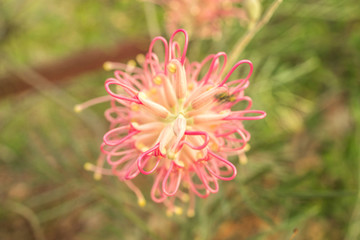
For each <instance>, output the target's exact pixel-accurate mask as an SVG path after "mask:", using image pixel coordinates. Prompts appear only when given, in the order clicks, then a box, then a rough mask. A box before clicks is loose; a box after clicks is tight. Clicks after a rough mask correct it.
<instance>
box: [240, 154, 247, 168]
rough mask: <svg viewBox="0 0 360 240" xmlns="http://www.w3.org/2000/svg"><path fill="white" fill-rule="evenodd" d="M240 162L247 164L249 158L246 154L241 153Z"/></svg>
mask: <svg viewBox="0 0 360 240" xmlns="http://www.w3.org/2000/svg"><path fill="white" fill-rule="evenodd" d="M239 162H240V164H241V165H246V164H247V163H248V158H247V157H246V155H245V154H241V155H240V157H239Z"/></svg>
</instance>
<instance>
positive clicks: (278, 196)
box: [0, 0, 360, 240]
mask: <svg viewBox="0 0 360 240" xmlns="http://www.w3.org/2000/svg"><path fill="white" fill-rule="evenodd" d="M280 2H281V1H274V2H273V1H270V0H263V1H255V0H252V1H247V0H243V1H241V0H239V1H220V2H219V1H216V0H212V1H206V0H199V1H186V0H169V1H165V0H164V1H162V0H158V1H157V0H153V1H131V0H124V1H121V0H100V1H94V0H81V1H80V0H74V1H55V0H36V1H31V0H0V239H4V240H7V239H16V240H17V239H35V240H44V239H48V240H52V239H54V240H55V239H56V240H59V239H60V240H61V239H87V240H91V239H94V240H95V239H110V240H111V239H129V240H130V239H197V240H200V239H229V240H231V239H297V240H300V239H347V240H352V239H360V227H359V226H360V165H359V160H360V144H359V143H360V129H359V126H360V125H359V124H360V81H359V78H360V14H359V13H360V5H359V3H358V1H356V0H348V1H336V0H316V1H313V0H304V1H295V0H285V1H284V2H282V3H281V4H280ZM199 6H200V7H199ZM272 14H273V15H272ZM271 16H272V18H271V19H270V17H271ZM268 19H270V21H269V22H268V23H267V20H268ZM178 27H184V28H185V29H186V30H188V31H189V32H190V45H189V50H188V54H187V57H188V58H189V59H190V60H192V61H201V60H202V59H203V58H204V57H205V56H207V55H208V54H211V53H215V52H218V51H225V52H227V53H228V54H229V55H230V56H232V57H235V58H236V60H241V59H250V60H251V61H252V62H253V63H254V74H253V76H252V77H251V79H250V80H251V84H250V87H249V88H248V89H247V90H246V93H247V95H249V96H250V97H251V98H252V99H253V101H254V107H253V108H254V109H261V110H265V111H266V112H267V114H268V116H267V117H266V118H265V119H264V120H260V121H256V122H254V121H252V122H251V123H250V122H248V123H246V127H247V129H248V130H249V131H250V132H251V134H252V140H251V141H250V145H251V149H250V150H249V151H248V152H247V163H246V161H245V160H244V159H240V161H238V159H234V162H235V163H236V166H237V168H238V172H239V173H238V176H237V177H236V179H235V180H233V181H231V182H221V185H220V192H219V193H218V194H214V195H211V196H210V197H209V198H207V199H198V201H197V208H196V215H195V216H194V217H193V218H188V217H187V216H186V215H181V216H173V217H171V218H169V217H167V216H166V214H165V208H164V206H163V205H158V204H156V203H153V202H151V200H150V197H149V191H150V184H151V183H146V181H143V183H144V184H143V186H142V190H143V192H144V194H145V197H146V198H147V200H148V201H147V205H146V206H145V207H144V208H140V207H139V206H138V205H137V204H136V197H135V196H134V194H133V193H132V192H131V191H130V190H129V189H128V188H127V187H126V186H125V184H124V183H121V182H119V181H118V180H117V179H116V178H115V177H106V176H104V177H103V178H102V179H101V180H100V181H96V180H94V179H93V174H92V173H90V172H87V171H85V170H84V168H83V166H84V163H86V162H92V163H95V162H96V159H97V157H98V154H99V145H100V143H101V139H102V135H103V134H104V133H105V131H106V129H107V127H108V125H107V122H106V121H105V118H104V117H103V112H104V110H105V109H106V108H107V107H108V104H106V103H105V104H100V105H97V106H94V107H92V108H90V109H87V110H84V111H83V112H81V113H75V112H74V111H73V108H74V106H75V105H76V104H78V103H81V102H84V101H86V100H89V99H91V98H94V97H99V96H103V95H105V94H106V92H105V89H104V87H103V84H104V81H105V79H106V78H107V77H111V76H112V72H107V71H105V70H103V68H102V64H103V63H104V62H105V61H107V60H112V61H118V62H123V63H127V62H128V61H129V60H130V59H134V58H136V56H137V54H139V53H144V52H145V51H146V50H147V48H148V44H149V41H150V39H151V38H152V37H154V36H155V35H157V34H161V35H163V36H166V38H169V35H170V34H171V32H172V30H173V29H176V28H178ZM261 27H262V28H261ZM244 38H245V40H244ZM239 46H240V47H239ZM236 48H238V49H239V51H237V52H236V51H234V49H236ZM234 52H235V53H234ZM245 163H246V164H245Z"/></svg>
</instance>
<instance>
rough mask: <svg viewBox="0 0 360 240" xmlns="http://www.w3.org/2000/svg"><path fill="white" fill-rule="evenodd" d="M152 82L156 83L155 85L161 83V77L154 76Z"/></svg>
mask: <svg viewBox="0 0 360 240" xmlns="http://www.w3.org/2000/svg"><path fill="white" fill-rule="evenodd" d="M153 81H154V83H155V84H157V85H161V84H162V79H161V77H159V76H156V77H155V78H154V79H153Z"/></svg>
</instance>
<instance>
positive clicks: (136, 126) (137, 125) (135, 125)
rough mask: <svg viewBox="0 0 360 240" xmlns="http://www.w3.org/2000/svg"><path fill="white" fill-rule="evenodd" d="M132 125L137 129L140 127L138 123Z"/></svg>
mask: <svg viewBox="0 0 360 240" xmlns="http://www.w3.org/2000/svg"><path fill="white" fill-rule="evenodd" d="M131 125H132V126H133V127H134V128H135V129H137V128H138V127H139V124H138V123H137V122H131Z"/></svg>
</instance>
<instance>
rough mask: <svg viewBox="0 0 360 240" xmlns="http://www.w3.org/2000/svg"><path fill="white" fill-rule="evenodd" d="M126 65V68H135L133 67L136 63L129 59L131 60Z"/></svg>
mask: <svg viewBox="0 0 360 240" xmlns="http://www.w3.org/2000/svg"><path fill="white" fill-rule="evenodd" d="M127 65H128V66H131V67H135V66H136V62H135V60H133V59H131V60H129V61H128V63H127Z"/></svg>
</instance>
